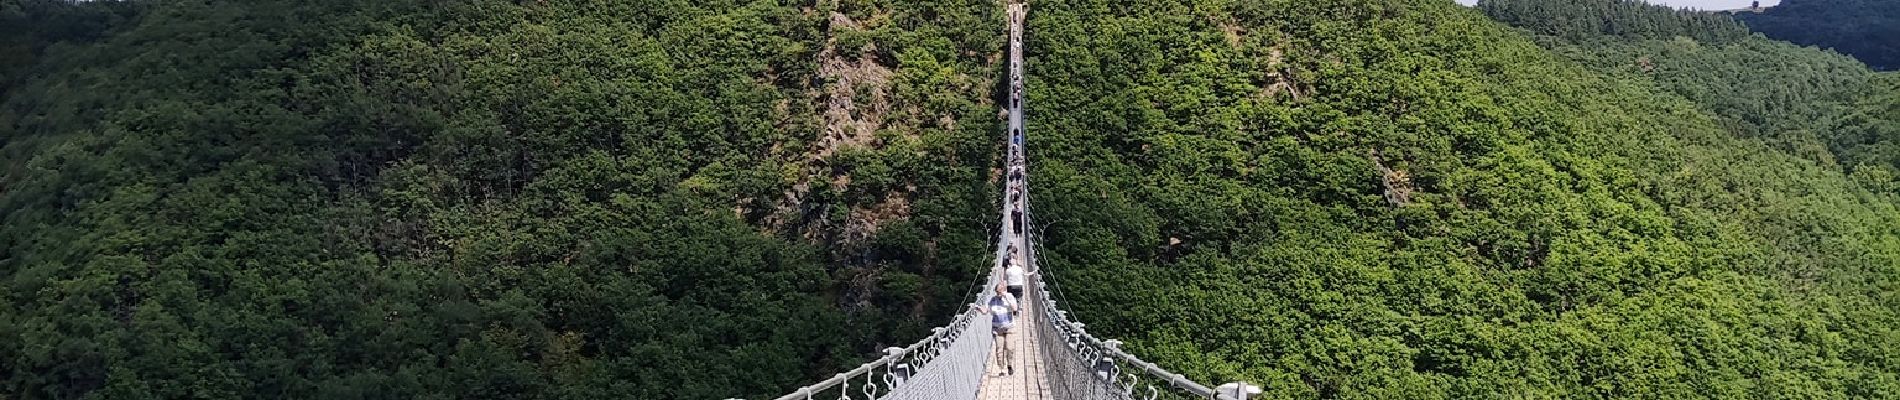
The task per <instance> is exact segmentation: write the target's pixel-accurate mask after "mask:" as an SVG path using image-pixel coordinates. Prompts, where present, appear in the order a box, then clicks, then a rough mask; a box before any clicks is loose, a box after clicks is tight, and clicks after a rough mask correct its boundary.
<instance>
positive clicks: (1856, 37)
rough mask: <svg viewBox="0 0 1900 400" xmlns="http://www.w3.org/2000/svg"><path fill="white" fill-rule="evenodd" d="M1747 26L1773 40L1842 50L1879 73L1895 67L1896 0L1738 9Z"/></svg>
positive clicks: (1898, 65)
mask: <svg viewBox="0 0 1900 400" xmlns="http://www.w3.org/2000/svg"><path fill="white" fill-rule="evenodd" d="M1735 17H1736V18H1739V19H1741V20H1742V21H1743V22H1746V23H1747V24H1748V27H1749V28H1750V29H1753V30H1755V31H1757V32H1761V33H1763V34H1766V35H1768V37H1771V38H1775V39H1778V40H1786V41H1789V42H1794V43H1795V44H1800V45H1805V46H1820V47H1824V48H1830V49H1834V50H1836V51H1840V52H1842V53H1847V54H1850V55H1853V56H1854V57H1856V58H1859V59H1860V60H1861V61H1865V62H1867V65H1871V66H1873V67H1874V68H1875V69H1880V70H1884V71H1893V70H1900V40H1896V39H1895V38H1900V2H1896V1H1890V0H1782V2H1781V4H1780V5H1777V6H1774V7H1770V8H1768V9H1766V10H1763V11H1762V12H1759V13H1757V12H1738V13H1735Z"/></svg>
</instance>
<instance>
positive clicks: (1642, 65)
mask: <svg viewBox="0 0 1900 400" xmlns="http://www.w3.org/2000/svg"><path fill="white" fill-rule="evenodd" d="M1610 3H1619V1H1618V0H1594V1H1547V0H1509V1H1490V2H1486V3H1482V5H1483V6H1484V7H1480V8H1481V9H1483V10H1485V11H1486V13H1487V14H1488V15H1490V16H1491V17H1492V18H1494V19H1497V20H1498V21H1500V22H1505V23H1508V24H1511V25H1514V26H1518V27H1520V28H1524V29H1527V30H1529V31H1531V32H1533V33H1534V34H1535V35H1536V36H1535V37H1536V39H1538V42H1539V44H1541V45H1543V46H1544V47H1546V48H1549V49H1551V50H1552V51H1555V52H1557V53H1558V54H1560V55H1563V56H1564V57H1566V58H1569V59H1571V60H1574V61H1577V62H1579V63H1582V64H1583V65H1585V66H1587V67H1590V68H1591V69H1592V70H1595V71H1598V72H1602V73H1606V74H1609V75H1611V76H1613V77H1615V78H1621V79H1628V80H1631V81H1633V82H1637V83H1639V84H1647V85H1654V86H1656V87H1658V88H1661V89H1663V90H1664V91H1667V92H1670V93H1673V94H1675V95H1678V96H1682V97H1683V98H1686V99H1688V100H1690V101H1692V102H1694V103H1696V104H1698V105H1699V106H1701V107H1702V108H1703V109H1704V110H1707V111H1708V112H1709V113H1711V114H1714V115H1716V116H1718V117H1721V121H1722V123H1723V125H1724V126H1723V127H1724V128H1726V129H1727V130H1728V131H1731V132H1735V133H1738V134H1741V135H1744V136H1746V137H1753V138H1762V139H1765V140H1768V141H1769V142H1771V143H1774V144H1775V145H1777V146H1779V147H1782V148H1783V149H1784V150H1787V151H1790V152H1794V153H1795V154H1797V155H1801V156H1804V157H1808V158H1810V159H1813V160H1815V161H1816V162H1820V163H1824V164H1832V163H1834V160H1835V158H1836V157H1835V154H1834V153H1831V152H1830V151H1829V149H1828V146H1826V145H1825V144H1826V143H1831V142H1838V140H1836V139H1835V138H1834V137H1835V136H1836V135H1837V134H1839V132H1838V131H1836V130H1834V129H1833V127H1832V124H1833V122H1832V121H1833V120H1835V119H1838V118H1839V117H1840V116H1842V115H1844V114H1845V113H1846V112H1847V110H1848V108H1849V107H1850V106H1851V104H1852V103H1853V102H1854V101H1855V99H1858V98H1860V97H1864V96H1866V95H1867V94H1870V93H1877V91H1869V90H1868V86H1869V84H1870V82H1871V80H1872V79H1873V78H1874V74H1873V72H1872V71H1870V70H1868V69H1867V67H1866V66H1865V65H1863V64H1861V63H1860V62H1858V61H1855V60H1854V59H1852V58H1849V57H1847V56H1843V55H1841V54H1838V53H1833V52H1828V51H1822V50H1817V49H1813V48H1803V47H1799V46H1795V45H1791V44H1788V43H1785V42H1780V41H1775V40H1769V39H1767V38H1763V37H1761V36H1752V37H1749V36H1744V37H1736V38H1723V39H1720V40H1709V39H1698V38H1703V37H1709V36H1711V35H1712V34H1704V35H1692V34H1688V33H1683V34H1680V35H1677V36H1675V37H1666V38H1652V37H1634V36H1589V35H1588V34H1589V33H1591V32H1585V33H1584V35H1577V34H1570V33H1564V32H1561V31H1559V32H1551V31H1549V29H1550V28H1551V27H1552V26H1557V25H1561V23H1559V22H1553V21H1566V20H1569V19H1571V18H1574V16H1575V15H1579V14H1582V15H1592V14H1593V13H1594V12H1595V11H1594V10H1596V9H1599V8H1603V7H1605V6H1606V4H1610ZM1672 17H1673V18H1684V19H1685V21H1691V20H1692V21H1704V20H1712V19H1727V18H1728V16H1727V15H1726V14H1718V13H1706V12H1693V11H1680V10H1675V9H1671V8H1667V7H1661V6H1642V7H1638V8H1634V9H1633V11H1630V12H1627V13H1622V14H1613V15H1608V16H1605V17H1603V18H1604V19H1605V20H1608V21H1615V20H1617V19H1625V18H1627V19H1632V20H1638V21H1642V20H1656V19H1668V18H1672ZM1683 28H1684V29H1694V28H1695V27H1693V26H1684V27H1683ZM1715 31H1719V32H1722V34H1721V36H1732V34H1733V32H1731V31H1732V29H1731V28H1727V27H1724V28H1720V29H1715ZM1580 36H1581V38H1579V37H1580ZM1894 134H1900V131H1895V132H1894Z"/></svg>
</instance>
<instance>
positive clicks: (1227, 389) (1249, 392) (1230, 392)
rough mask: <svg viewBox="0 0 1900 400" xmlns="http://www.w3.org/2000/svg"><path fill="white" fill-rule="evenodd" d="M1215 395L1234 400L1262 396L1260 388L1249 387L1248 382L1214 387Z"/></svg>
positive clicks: (1245, 399)
mask: <svg viewBox="0 0 1900 400" xmlns="http://www.w3.org/2000/svg"><path fill="white" fill-rule="evenodd" d="M1214 393H1215V395H1217V396H1222V397H1225V398H1230V399H1233V400H1247V399H1250V398H1253V395H1256V394H1260V387H1259V386H1254V385H1249V384H1247V382H1229V383H1223V384H1221V385H1220V386H1216V387H1214Z"/></svg>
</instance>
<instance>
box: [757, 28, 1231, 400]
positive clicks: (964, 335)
mask: <svg viewBox="0 0 1900 400" xmlns="http://www.w3.org/2000/svg"><path fill="white" fill-rule="evenodd" d="M1025 13H1026V10H1025V8H1024V6H1023V5H1022V4H1011V5H1010V7H1009V25H1010V26H1009V43H1010V48H1009V79H1010V85H1009V86H1008V89H1007V90H1008V96H1009V105H1008V107H1009V121H1008V124H1007V125H1008V128H1007V129H1006V130H1005V133H1004V143H1005V147H1006V152H1005V153H1004V154H1005V156H1004V176H1005V178H1004V193H1003V196H1002V197H1003V198H1002V208H1001V209H1002V215H1001V216H1000V219H1001V220H1002V224H1001V226H1000V229H998V232H997V236H996V243H995V244H996V247H995V251H996V253H995V258H994V263H992V264H991V266H990V273H989V274H988V275H987V276H986V278H985V279H984V281H983V282H982V284H981V286H978V287H977V290H976V293H975V295H974V296H972V297H973V299H972V303H971V305H972V306H976V305H979V304H981V303H982V302H981V301H982V300H988V299H989V298H990V297H991V295H990V294H989V293H990V288H992V287H994V286H995V285H996V284H997V283H998V281H999V279H1001V278H1003V272H1004V271H1003V265H1004V260H1006V259H1009V258H1010V257H1012V256H1013V254H1010V253H1008V250H1007V249H1009V248H1010V247H1011V246H1012V245H1016V244H1020V251H1022V252H1023V253H1022V255H1023V260H1022V261H1023V264H1024V265H1023V268H1025V269H1027V270H1028V271H1032V272H1039V271H1040V270H1041V267H1042V265H1041V263H1040V260H1039V259H1038V255H1039V254H1038V253H1040V252H1041V246H1039V241H1038V240H1036V236H1039V235H1038V234H1037V232H1036V231H1037V229H1036V228H1035V227H1036V226H1037V225H1036V224H1035V217H1034V214H1033V213H1031V212H1030V208H1029V174H1028V162H1027V161H1028V154H1027V151H1026V150H1027V143H1025V135H1024V134H1023V106H1024V103H1026V101H1025V100H1026V99H1024V98H1023V94H1024V92H1023V78H1024V77H1023V75H1024V74H1023V72H1024V71H1023V65H1022V61H1023V60H1022V58H1023V57H1022V54H1023V53H1022V50H1023V49H1022V41H1023V27H1022V24H1023V18H1024V15H1025ZM1029 276H1030V277H1032V279H1029V281H1028V282H1026V283H1027V284H1028V287H1027V288H1025V289H1026V290H1025V292H1026V293H1024V297H1026V298H1024V299H1021V300H1023V301H1025V302H1029V303H1034V304H1036V306H1035V307H1025V308H1032V309H1035V310H1040V311H1039V312H1036V313H1033V314H1032V315H1024V316H1022V318H1023V319H1026V320H1033V322H1031V321H1025V322H1029V323H1030V324H1032V325H1034V326H1035V328H1034V329H1036V333H1037V335H1036V337H1038V338H1039V340H1037V343H1035V344H1034V345H1032V346H1031V347H1032V348H1031V349H1021V350H1022V351H1025V352H1026V353H1025V354H1026V355H1028V356H1031V357H1040V359H1041V362H1042V368H1041V369H1040V370H1041V371H1042V373H1043V374H1044V376H1043V377H1042V378H1043V382H1044V383H1045V384H1046V386H1044V388H1045V390H1043V391H1041V393H1043V394H1046V395H1048V396H1050V397H1053V398H1055V399H1061V400H1071V399H1087V400H1098V399H1099V400H1136V399H1141V400H1159V399H1212V400H1246V399H1247V398H1248V396H1251V395H1253V394H1257V393H1259V392H1260V391H1259V390H1260V389H1259V388H1258V387H1254V386H1251V385H1247V384H1246V383H1244V382H1236V383H1229V384H1225V385H1221V386H1219V387H1214V388H1209V387H1207V386H1205V385H1202V384H1200V383H1197V382H1194V381H1192V380H1189V379H1188V378H1187V377H1185V376H1182V375H1181V374H1177V373H1173V372H1170V371H1168V370H1165V369H1162V368H1161V367H1160V366H1157V365H1155V364H1153V363H1149V362H1147V361H1142V360H1141V359H1140V358H1136V357H1135V356H1134V355H1131V354H1128V353H1127V352H1125V351H1122V349H1121V342H1119V341H1116V340H1102V339H1098V338H1096V337H1095V336H1093V335H1090V334H1089V333H1088V331H1087V330H1086V328H1087V325H1085V324H1083V323H1080V322H1075V321H1074V320H1073V319H1072V318H1071V316H1070V315H1068V312H1067V311H1063V310H1062V304H1060V303H1059V302H1060V301H1064V299H1063V298H1062V296H1061V295H1060V293H1061V291H1060V290H1059V287H1056V286H1055V285H1052V284H1050V282H1049V281H1047V280H1045V279H1044V278H1043V275H1042V274H1040V273H1032V274H1031V275H1029ZM1052 289H1057V290H1055V291H1054V292H1053V293H1054V294H1055V295H1052V292H1051V290H1052ZM972 308H974V307H972ZM979 315H982V313H981V312H979V311H976V310H964V311H963V312H962V313H960V314H958V315H957V317H956V318H955V319H953V320H951V322H950V324H949V325H947V326H944V327H941V328H936V329H934V330H933V333H932V334H931V335H930V337H927V338H924V339H923V340H920V341H918V342H917V343H915V344H912V345H910V346H909V347H904V348H895V347H893V348H889V349H885V350H884V356H883V357H881V358H879V359H877V360H875V361H872V362H869V363H865V364H864V365H861V366H859V367H857V368H855V369H852V370H851V371H847V372H845V373H841V374H838V375H836V376H833V377H832V378H830V379H826V380H824V381H822V382H819V383H817V384H813V385H811V386H806V387H804V388H800V389H798V390H797V391H794V392H792V393H791V394H788V395H785V396H782V397H779V398H778V399H777V400H798V399H807V400H809V399H826V400H829V399H834V398H835V399H841V400H848V399H863V400H872V399H896V400H911V399H933V400H935V399H948V400H972V399H976V398H977V397H978V396H979V395H981V394H980V393H978V391H979V390H980V388H981V387H982V386H981V385H982V384H983V380H984V378H985V377H986V376H987V375H988V374H987V372H988V371H987V370H986V368H987V365H986V362H987V361H988V359H989V358H990V357H989V356H991V355H992V354H991V351H992V348H991V345H992V344H993V342H994V341H995V337H994V336H992V335H991V334H990V332H989V324H987V323H984V321H983V319H981V318H978V316H979Z"/></svg>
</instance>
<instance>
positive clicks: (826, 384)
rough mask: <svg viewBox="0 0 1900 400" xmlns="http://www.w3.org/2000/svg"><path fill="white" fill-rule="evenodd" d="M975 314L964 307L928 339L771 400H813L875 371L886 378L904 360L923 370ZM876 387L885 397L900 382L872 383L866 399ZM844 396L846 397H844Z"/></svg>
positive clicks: (889, 350) (886, 351) (871, 396)
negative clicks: (880, 369) (881, 387)
mask: <svg viewBox="0 0 1900 400" xmlns="http://www.w3.org/2000/svg"><path fill="white" fill-rule="evenodd" d="M976 314H978V313H977V311H975V310H971V309H969V308H967V307H966V308H965V309H964V311H963V313H961V314H958V315H957V317H956V318H955V319H952V320H951V321H950V323H949V324H948V325H944V326H942V327H937V328H931V330H932V331H934V332H932V333H931V334H930V336H928V337H925V338H923V339H922V340H918V341H917V342H916V343H911V344H910V346H906V347H903V348H896V347H892V348H888V349H884V353H885V355H884V356H883V357H879V358H878V359H876V360H872V361H871V362H867V363H864V365H859V366H858V367H857V368H853V369H852V370H850V371H845V372H841V373H838V374H837V375H834V376H832V377H831V378H829V379H825V380H822V381H818V383H814V384H811V385H808V386H805V387H802V388H798V390H794V391H792V392H791V393H789V394H786V395H784V396H779V397H778V398H776V399H774V400H803V399H810V398H812V397H811V396H812V395H813V394H816V393H819V392H823V391H825V390H827V389H831V388H833V387H836V386H839V385H842V384H845V383H846V382H849V381H851V379H853V378H857V377H860V376H866V375H869V374H871V373H873V372H876V371H877V368H878V367H885V368H886V373H887V374H889V373H890V370H889V369H890V367H891V366H892V365H894V364H895V363H896V362H897V361H898V360H902V359H905V358H906V357H911V358H912V359H918V360H919V362H918V364H919V365H918V366H913V368H918V369H921V368H922V367H921V364H927V363H929V362H930V361H931V360H933V359H934V358H935V357H936V356H937V355H938V354H934V353H936V352H939V351H942V348H940V347H937V346H945V345H948V344H949V343H948V342H951V341H954V340H955V339H957V338H956V337H955V336H957V335H958V334H960V333H961V332H962V329H959V328H962V327H963V326H965V325H966V324H969V323H970V322H971V321H972V320H973V319H975V315H976ZM946 339H948V340H946ZM920 350H926V351H922V352H920ZM919 357H921V358H919ZM912 373H914V371H912ZM887 376H888V375H887ZM867 381H868V379H867ZM876 383H884V384H885V385H886V389H885V391H884V393H886V394H888V393H890V392H891V391H892V390H895V389H896V385H897V384H898V383H900V382H894V381H890V380H886V381H885V382H871V384H872V385H873V386H872V388H871V389H869V393H867V394H866V395H867V398H876V397H877V394H876V390H877V389H875V386H874V385H875V384H876ZM846 395H847V396H849V394H846Z"/></svg>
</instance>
